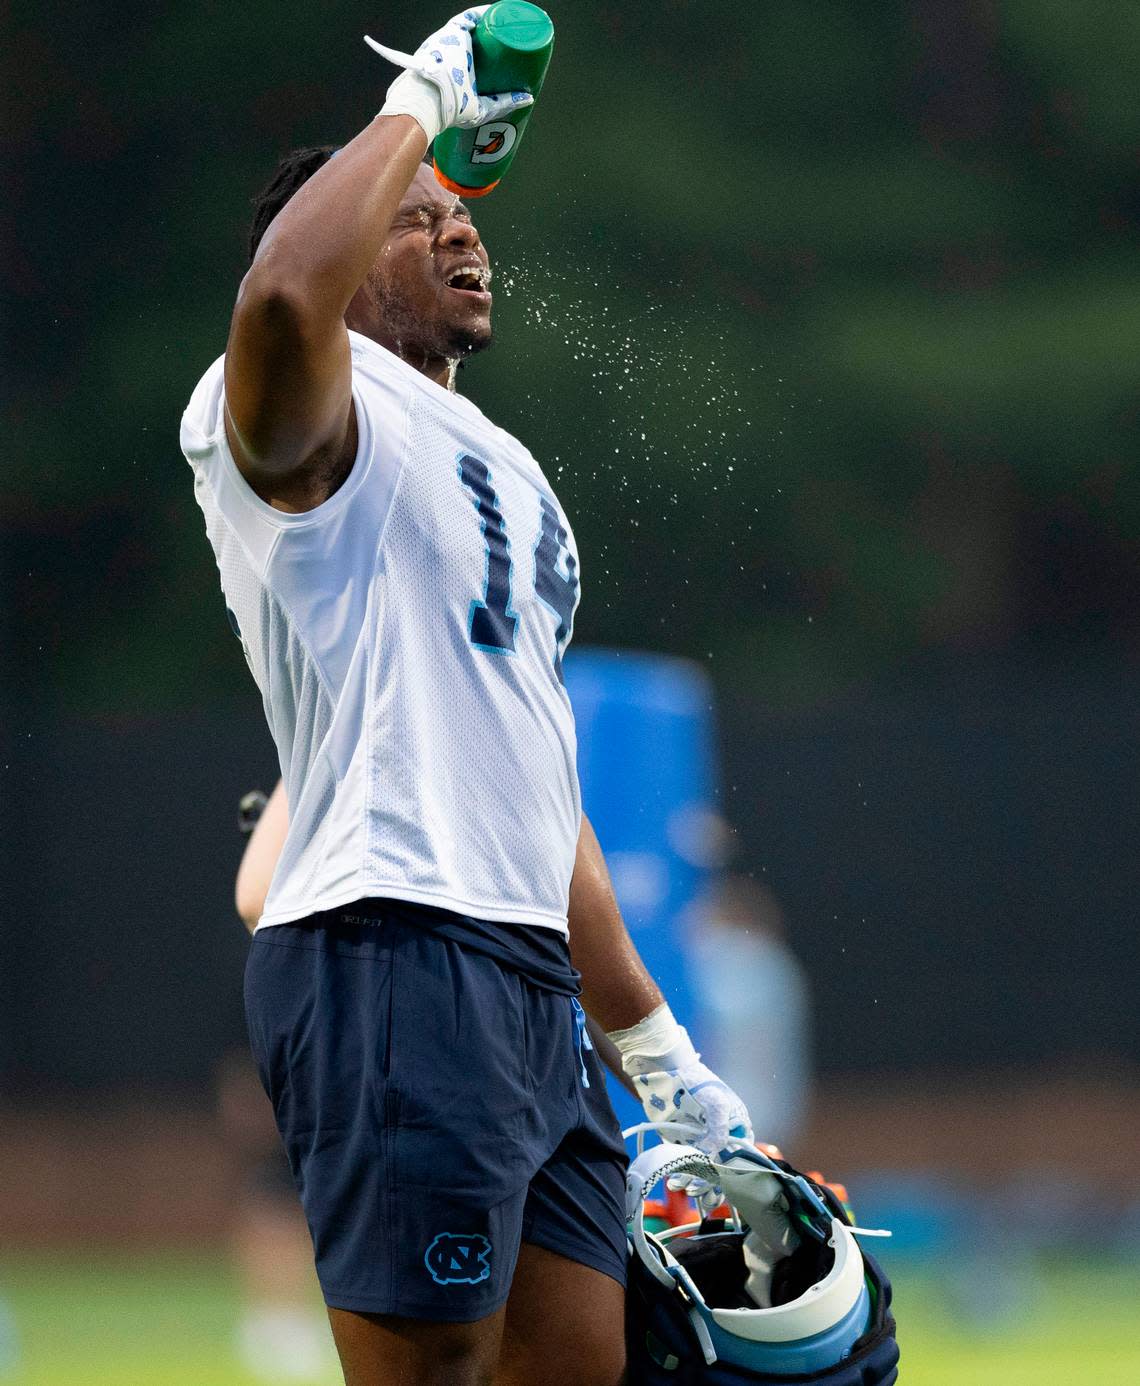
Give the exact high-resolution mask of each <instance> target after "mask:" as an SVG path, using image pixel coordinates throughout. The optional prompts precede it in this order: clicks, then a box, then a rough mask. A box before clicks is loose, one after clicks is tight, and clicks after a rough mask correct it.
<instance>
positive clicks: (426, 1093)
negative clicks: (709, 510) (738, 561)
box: [181, 9, 752, 1386]
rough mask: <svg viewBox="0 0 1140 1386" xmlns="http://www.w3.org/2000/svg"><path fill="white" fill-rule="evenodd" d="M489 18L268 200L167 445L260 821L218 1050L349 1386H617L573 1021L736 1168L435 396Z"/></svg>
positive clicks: (613, 1310)
mask: <svg viewBox="0 0 1140 1386" xmlns="http://www.w3.org/2000/svg"><path fill="white" fill-rule="evenodd" d="M481 13H482V10H480V9H472V10H468V11H465V12H464V13H463V14H461V15H458V16H456V17H455V18H454V19H453V20H451V21H450V22H449V23H447V24H446V25H445V26H444V27H443V28H442V29H440V30H439V31H437V32H436V33H434V34H432V35H431V36H430V37H429V38H428V39H427V40H425V42H424V44H423V45H421V47H420V48H419V49H418V50H417V54H416V57H415V61H414V65H413V66H412V67H411V68H409V69H408V70H407V71H405V72H403V73H402V74H401V75H400V76H399V77H398V78H397V79H396V81H394V82H393V83H392V85H391V87H390V88H389V90H388V95H387V100H386V102H385V104H384V106H383V107H382V109H381V111H380V112H379V114H378V115H377V116H376V117H375V118H374V119H373V120H371V121H370V122H369V123H368V124H367V125H366V126H365V128H364V129H363V130H362V131H361V132H360V133H359V134H357V135H356V136H355V138H353V139H352V140H350V141H349V142H348V143H347V144H346V145H344V147H343V148H340V149H333V148H331V147H324V148H318V149H308V150H302V151H298V152H297V153H295V154H293V155H290V156H288V157H287V158H286V159H285V160H284V161H283V162H282V164H281V166H280V167H279V169H278V171H277V173H276V175H275V176H274V178H273V180H272V182H271V183H270V184H269V186H268V187H267V189H266V191H265V193H264V194H263V196H262V197H261V199H260V201H259V203H258V206H257V209H256V214H255V218H254V226H253V233H252V237H251V246H250V249H251V256H252V263H251V265H250V268H249V271H248V273H247V274H246V276H245V278H244V280H243V281H242V284H241V286H240V289H239V291H238V295H237V301H236V304H235V306H234V310H233V316H232V319H231V323H230V331H229V340H228V343H227V346H226V351H225V354H224V356H223V357H221V358H219V359H218V360H217V361H216V362H215V363H214V364H213V365H212V366H211V367H210V368H209V369H208V370H207V371H206V373H205V375H204V376H203V377H202V379H201V381H200V382H199V384H198V386H197V388H196V389H195V390H194V392H193V395H192V398H191V400H190V403H189V405H188V407H187V409H186V412H185V414H184V416H183V421H182V432H181V443H182V449H183V451H184V453H185V455H186V457H187V459H188V460H189V462H190V464H191V467H192V469H193V473H194V487H195V496H196V499H197V501H198V504H199V506H200V507H201V510H202V513H203V515H204V517H205V523H206V531H207V534H208V536H209V540H210V543H211V545H212V547H213V551H214V555H215V558H216V561H217V566H218V570H219V574H220V577H221V585H222V589H223V592H224V595H225V599H226V605H227V608H228V611H229V616H230V620H231V623H232V625H233V628H234V630H235V633H237V635H238V636H239V638H240V640H241V642H242V645H243V648H244V651H245V655H246V658H247V660H248V662H249V665H250V668H251V670H252V672H253V676H254V678H255V680H256V682H257V685H258V687H259V689H260V691H261V695H262V699H263V703H264V708H265V713H266V717H267V720H268V723H269V727H270V731H271V733H272V735H273V738H274V740H275V742H276V746H277V752H278V756H279V759H280V765H281V771H282V778H283V781H284V794H285V797H286V799H287V802H288V805H289V824H288V831H287V833H286V836H285V840H284V844H283V847H282V849H281V854H280V857H279V859H278V862H277V866H276V869H275V871H274V873H273V878H272V883H271V886H270V889H269V894H268V898H267V900H266V902H265V908H264V910H263V912H262V914H261V918H260V921H259V923H258V927H257V931H256V933H255V935H254V939H253V942H252V945H251V948H250V954H249V960H248V964H247V969H246V983H245V1001H246V1014H247V1020H248V1025H249V1032H250V1039H251V1044H252V1048H253V1052H254V1056H255V1058H256V1061H257V1064H258V1068H259V1071H260V1075H261V1079H262V1082H263V1083H264V1086H265V1088H266V1090H267V1092H268V1093H269V1096H270V1098H271V1100H272V1103H273V1107H274V1112H275V1117H276V1121H277V1126H278V1129H279V1131H280V1133H281V1137H282V1139H283V1141H284V1144H285V1149H286V1152H287V1154H288V1156H289V1161H290V1165H291V1168H292V1172H293V1177H294V1180H295V1182H296V1184H297V1187H298V1189H299V1191H300V1196H301V1201H302V1204H303V1206H304V1210H305V1214H306V1218H307V1221H308V1225H309V1230H310V1234H311V1237H312V1241H313V1247H314V1252H315V1260H316V1267H317V1274H318V1277H319V1279H320V1282H321V1287H322V1291H323V1294H324V1297H325V1300H326V1303H327V1305H328V1309H329V1316H330V1319H331V1322H332V1328H333V1334H334V1337H335V1339H336V1344H337V1348H338V1351H339V1353H340V1357H341V1363H342V1366H343V1370H344V1375H345V1380H346V1382H347V1383H348V1386H381V1383H383V1386H391V1383H396V1382H399V1383H406V1386H420V1384H421V1383H423V1386H428V1384H429V1383H436V1382H440V1383H442V1382H447V1383H448V1386H466V1384H467V1383H476V1382H478V1383H484V1382H491V1381H494V1382H497V1383H501V1386H516V1384H517V1386H524V1384H525V1386H533V1383H535V1382H539V1381H549V1380H551V1379H553V1378H554V1377H555V1376H557V1378H558V1379H559V1380H560V1381H561V1382H564V1383H565V1386H618V1383H619V1382H620V1381H621V1380H622V1376H623V1373H624V1370H625V1347H624V1334H623V1285H624V1281H625V1275H626V1254H627V1248H626V1236H625V1214H624V1208H623V1191H624V1172H625V1166H626V1159H625V1154H624V1150H623V1146H622V1142H621V1139H620V1132H619V1131H618V1129H617V1125H616V1122H615V1120H614V1117H613V1113H612V1110H611V1109H610V1107H609V1104H608V1101H607V1098H606V1094H605V1087H604V1083H603V1081H602V1076H601V1072H600V1070H599V1067H598V1063H597V1055H596V1053H595V1052H594V1050H593V1048H592V1047H591V1044H590V1040H589V1033H588V1031H587V1028H586V1024H585V1013H584V1010H583V1006H584V1005H585V1006H588V1007H589V1009H590V1011H591V1013H592V1014H593V1015H594V1016H595V1017H596V1018H597V1020H598V1021H599V1022H600V1024H601V1025H602V1026H603V1028H604V1029H605V1030H606V1031H607V1032H608V1033H609V1035H610V1037H611V1039H612V1040H613V1042H614V1043H615V1045H616V1046H617V1049H618V1051H619V1053H620V1055H621V1061H622V1067H623V1068H624V1070H625V1072H626V1073H627V1074H628V1075H630V1076H631V1077H633V1078H634V1080H635V1082H636V1083H637V1085H638V1088H639V1092H640V1093H641V1095H642V1098H643V1101H644V1105H645V1110H646V1113H647V1116H648V1117H649V1118H650V1119H652V1120H657V1121H659V1122H660V1123H661V1124H662V1128H663V1130H664V1131H665V1132H666V1134H672V1135H674V1136H677V1137H681V1138H684V1139H686V1140H687V1141H690V1142H691V1143H695V1144H698V1145H700V1146H701V1148H703V1149H706V1150H707V1151H708V1152H709V1153H710V1154H713V1155H719V1154H721V1153H722V1152H723V1151H725V1150H726V1149H728V1148H730V1147H731V1146H732V1144H733V1143H734V1142H736V1141H749V1140H750V1139H751V1135H752V1132H751V1128H750V1124H749V1120H748V1115H747V1112H746V1110H745V1109H744V1106H743V1104H742V1103H741V1102H740V1101H739V1099H738V1098H736V1096H735V1095H734V1094H733V1093H732V1092H731V1091H730V1090H729V1089H728V1088H727V1087H726V1086H725V1085H724V1084H723V1083H721V1082H720V1081H719V1080H718V1079H717V1078H716V1077H715V1076H714V1075H713V1074H712V1073H710V1072H709V1070H708V1069H707V1068H706V1067H705V1066H704V1065H703V1064H701V1062H700V1058H699V1055H698V1054H697V1053H696V1051H695V1050H694V1048H693V1045H692V1044H691V1042H690V1041H689V1038H688V1036H687V1035H686V1034H685V1032H684V1030H683V1029H682V1028H681V1027H679V1026H678V1025H677V1023H676V1021H675V1020H674V1019H673V1017H672V1015H671V1013H670V1011H669V1009H668V1007H667V1006H666V1005H665V1004H664V1002H663V999H662V996H661V993H660V991H659V989H658V988H657V986H656V984H655V983H654V981H653V979H652V978H651V977H650V976H649V975H648V974H647V972H646V970H645V968H644V966H643V965H642V963H641V962H640V960H639V958H638V955H637V953H636V950H635V949H634V947H633V944H632V943H631V941H630V939H629V936H628V934H627V933H626V930H625V928H624V925H623V923H622V920H621V917H620V914H619V912H618V908H617V905H616V903H615V900H614V895H613V891H612V889H611V887H610V882H609V877H608V875H607V872H606V867H605V863H604V861H603V859H602V854H601V851H600V849H599V846H598V842H597V838H596V837H595V835H594V833H593V830H592V829H591V827H590V824H589V822H588V821H587V820H586V819H585V818H584V817H583V816H582V813H581V805H580V801H579V791H578V780H577V774H576V769H575V736H574V717H573V712H572V710H571V707H570V703H569V700H568V698H567V695H566V691H565V688H564V686H563V682H562V657H563V653H564V651H565V648H566V645H567V643H568V641H569V639H570V634H571V627H572V624H573V618H574V611H575V608H576V606H577V603H578V598H579V590H580V589H579V582H580V578H579V563H578V554H577V550H576V547H575V544H574V537H573V533H572V530H571V526H570V523H569V520H568V519H567V517H566V515H565V513H564V512H563V510H562V508H561V506H560V505H559V503H558V499H557V497H556V496H555V494H554V492H553V490H552V488H551V486H550V484H549V482H548V480H547V479H546V477H545V475H544V474H543V471H542V469H541V467H540V466H539V464H538V462H537V461H536V460H535V458H534V457H533V456H532V455H531V453H530V452H529V451H528V450H527V448H526V447H525V446H524V445H523V444H522V443H521V442H519V441H518V440H517V439H515V438H513V437H512V436H510V435H509V434H508V433H506V432H504V431H503V430H502V429H501V428H498V427H496V426H495V425H494V424H493V423H492V422H491V420H489V419H488V418H487V417H486V416H485V415H484V414H483V413H482V412H481V411H480V410H479V409H478V408H477V407H476V406H475V405H474V404H473V403H471V401H469V400H467V399H465V398H463V397H462V396H461V395H459V394H457V393H456V392H455V390H454V383H455V367H456V363H457V362H459V361H461V360H462V359H463V358H464V357H466V356H468V355H470V354H471V353H473V352H476V351H480V350H482V349H484V348H485V347H486V346H487V345H488V344H489V342H490V340H491V308H492V296H491V267H490V260H489V257H488V254H487V250H486V248H485V247H484V245H483V243H482V240H481V239H480V236H479V233H478V231H477V230H476V228H475V226H474V223H473V222H472V219H471V216H470V214H469V212H468V210H467V208H466V207H465V206H464V205H463V203H462V202H461V201H459V200H458V199H457V198H456V197H455V196H453V195H452V194H451V193H450V192H447V191H445V190H444V188H442V187H441V186H440V184H439V183H438V182H437V181H436V179H435V178H434V176H433V174H432V171H431V169H430V168H429V167H427V166H426V165H425V164H424V163H423V158H424V155H425V152H426V150H427V149H428V147H429V145H430V144H431V141H432V140H433V139H434V137H435V136H436V135H437V134H438V133H439V132H440V131H441V130H443V129H444V128H447V127H449V126H461V127H478V126H480V125H483V124H485V123H487V122H489V121H491V120H493V119H495V118H496V117H497V116H499V115H501V114H502V113H504V112H505V111H507V110H509V109H512V108H516V107H517V106H518V105H520V104H522V103H524V102H526V101H529V99H530V98H529V97H528V96H526V95H525V93H513V94H512V93H505V94H504V93H494V94H485V93H480V92H479V91H478V90H477V89H476V87H475V84H474V77H473V72H474V67H473V61H472V51H471V31H472V29H473V28H474V25H475V24H476V23H477V21H478V19H479V17H480V15H481ZM571 956H572V957H573V962H571ZM579 998H581V999H579Z"/></svg>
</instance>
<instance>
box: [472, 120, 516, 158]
mask: <svg viewBox="0 0 1140 1386" xmlns="http://www.w3.org/2000/svg"><path fill="white" fill-rule="evenodd" d="M517 134H518V131H517V130H516V129H515V127H514V126H513V125H509V124H508V123H507V122H506V121H505V120H492V121H489V122H488V123H487V124H486V125H480V126H479V128H478V130H476V131H475V148H474V150H473V152H472V154H471V162H472V163H473V164H497V163H498V162H499V160H500V159H505V158H506V157H507V155H508V154H509V153H510V152H511V148H512V146H513V145H514V142H515V136H516V135H517Z"/></svg>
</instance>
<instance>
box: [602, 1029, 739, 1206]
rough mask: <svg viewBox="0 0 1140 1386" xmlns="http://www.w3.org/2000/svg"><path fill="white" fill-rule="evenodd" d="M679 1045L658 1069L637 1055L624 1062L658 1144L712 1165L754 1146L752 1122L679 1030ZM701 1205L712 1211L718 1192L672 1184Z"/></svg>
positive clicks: (689, 1183)
mask: <svg viewBox="0 0 1140 1386" xmlns="http://www.w3.org/2000/svg"><path fill="white" fill-rule="evenodd" d="M680 1034H681V1036H682V1043H681V1044H678V1045H677V1046H675V1048H674V1049H673V1051H672V1052H671V1053H670V1054H667V1055H663V1056H662V1057H661V1060H660V1067H649V1064H650V1063H651V1062H652V1061H650V1060H646V1059H645V1058H643V1057H642V1056H639V1055H630V1056H628V1057H627V1058H625V1059H623V1064H622V1066H623V1068H625V1071H626V1072H627V1073H628V1074H629V1075H630V1077H631V1078H632V1079H633V1082H634V1086H635V1087H636V1089H637V1093H638V1096H639V1097H640V1098H641V1105H642V1107H643V1108H644V1110H645V1115H646V1116H647V1117H648V1119H649V1121H650V1122H651V1123H652V1125H653V1127H654V1129H655V1130H656V1131H657V1133H658V1134H659V1135H660V1137H661V1139H662V1140H663V1141H674V1142H676V1143H677V1144H680V1145H691V1146H695V1147H696V1148H697V1149H698V1150H700V1151H703V1152H704V1153H705V1154H706V1155H708V1156H710V1157H711V1158H712V1159H714V1160H724V1159H726V1158H727V1157H728V1156H729V1155H730V1154H731V1153H732V1151H733V1150H735V1149H737V1148H738V1147H739V1146H742V1145H748V1146H750V1145H752V1144H753V1134H752V1121H751V1118H750V1117H749V1115H748V1108H747V1107H746V1106H745V1105H744V1103H743V1101H742V1100H741V1099H740V1098H739V1097H738V1096H737V1095H736V1093H734V1092H733V1090H732V1089H731V1088H730V1087H729V1086H728V1084H727V1083H725V1082H724V1081H723V1080H722V1079H720V1078H718V1077H717V1076H716V1074H715V1073H713V1071H712V1070H711V1069H710V1068H709V1067H708V1065H707V1064H703V1063H702V1062H701V1056H700V1054H698V1053H697V1051H696V1050H695V1049H694V1048H693V1045H692V1042H691V1041H690V1039H689V1036H688V1034H687V1033H686V1032H685V1030H684V1029H681V1031H680ZM670 1187H681V1188H683V1189H684V1190H685V1192H686V1193H687V1194H689V1196H690V1197H692V1198H697V1199H699V1200H700V1202H701V1203H702V1204H712V1205H714V1206H715V1204H716V1203H717V1202H719V1196H720V1190H719V1189H713V1188H710V1186H709V1185H708V1184H707V1183H706V1182H705V1181H704V1180H701V1179H687V1180H684V1179H683V1180H680V1181H677V1182H671V1184H670Z"/></svg>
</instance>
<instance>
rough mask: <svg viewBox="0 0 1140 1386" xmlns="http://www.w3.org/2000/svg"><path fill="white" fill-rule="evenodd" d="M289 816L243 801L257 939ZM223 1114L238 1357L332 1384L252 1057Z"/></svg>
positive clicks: (243, 911) (243, 909) (230, 1064)
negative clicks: (235, 1167)
mask: <svg viewBox="0 0 1140 1386" xmlns="http://www.w3.org/2000/svg"><path fill="white" fill-rule="evenodd" d="M287 820H288V814H287V809H286V804H285V792H284V789H283V787H282V786H281V785H280V784H278V786H277V788H276V790H275V791H274V792H273V794H272V795H270V797H269V799H268V800H266V799H265V796H264V795H259V794H256V793H254V794H250V795H247V796H246V797H245V799H243V800H242V828H243V830H244V831H246V832H248V833H249V840H248V841H247V843H246V848H245V852H244V853H243V855H242V860H241V865H240V867H239V868H238V875H237V881H236V884H235V892H234V893H235V903H236V906H237V912H238V915H239V916H240V918H241V920H242V923H243V924H244V925H245V926H246V928H247V929H248V930H249V932H250V933H251V934H252V933H253V931H254V929H255V928H256V927H257V921H258V919H260V917H261V911H262V909H263V908H264V905H265V894H266V891H267V890H268V887H269V878H270V876H271V875H272V874H273V867H274V865H275V864H276V861H277V857H278V855H279V854H280V851H281V843H282V842H283V841H284V837H285V825H286V823H287ZM217 1094H218V1112H219V1118H220V1121H221V1125H222V1130H223V1133H224V1135H225V1138H226V1142H227V1144H228V1146H229V1148H230V1149H231V1150H232V1151H233V1152H234V1154H235V1156H236V1157H237V1159H238V1161H239V1164H240V1177H241V1185H240V1192H239V1193H238V1196H237V1202H236V1208H235V1217H234V1224H233V1229H232V1240H231V1250H232V1256H233V1264H234V1269H235V1272H236V1274H237V1277H238V1283H239V1287H240V1292H241V1302H242V1309H241V1320H240V1322H239V1325H238V1331H237V1341H236V1348H237V1354H238V1356H239V1358H240V1360H241V1362H242V1365H243V1366H244V1368H245V1369H246V1371H247V1372H249V1374H250V1375H251V1376H253V1377H255V1378H256V1379H257V1380H259V1381H264V1382H266V1383H270V1382H294V1383H298V1386H310V1383H312V1384H313V1386H315V1384H316V1383H320V1382H328V1381H332V1380H335V1370H336V1368H335V1355H334V1351H333V1344H332V1339H331V1338H330V1336H329V1327H328V1320H327V1319H326V1317H325V1315H324V1314H323V1313H322V1312H321V1311H320V1308H319V1303H320V1300H319V1289H318V1286H317V1282H316V1277H315V1276H314V1274H313V1260H312V1253H311V1251H310V1247H309V1235H308V1231H307V1229H306V1227H305V1219H304V1217H303V1215H302V1212H301V1206H300V1203H299V1202H298V1199H297V1190H296V1189H295V1188H294V1186H293V1177H292V1174H291V1172H290V1170H289V1162H288V1160H287V1159H286V1156H285V1152H284V1150H283V1149H282V1148H281V1141H280V1139H279V1138H278V1135H277V1128H276V1126H275V1124H274V1121H273V1108H272V1107H271V1106H270V1104H269V1101H268V1099H267V1098H266V1096H265V1093H264V1092H263V1091H262V1089H261V1084H260V1082H259V1081H258V1077H257V1071H256V1069H255V1068H254V1065H253V1061H252V1059H251V1058H250V1055H249V1051H248V1050H244V1051H240V1052H238V1051H235V1052H234V1053H232V1054H229V1055H227V1056H226V1058H225V1059H224V1060H223V1062H222V1064H221V1065H220V1066H219V1069H218V1075H217Z"/></svg>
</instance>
